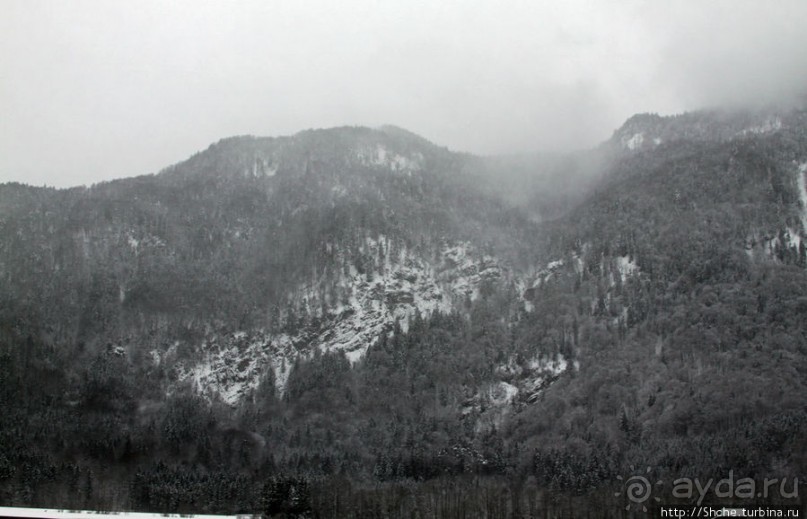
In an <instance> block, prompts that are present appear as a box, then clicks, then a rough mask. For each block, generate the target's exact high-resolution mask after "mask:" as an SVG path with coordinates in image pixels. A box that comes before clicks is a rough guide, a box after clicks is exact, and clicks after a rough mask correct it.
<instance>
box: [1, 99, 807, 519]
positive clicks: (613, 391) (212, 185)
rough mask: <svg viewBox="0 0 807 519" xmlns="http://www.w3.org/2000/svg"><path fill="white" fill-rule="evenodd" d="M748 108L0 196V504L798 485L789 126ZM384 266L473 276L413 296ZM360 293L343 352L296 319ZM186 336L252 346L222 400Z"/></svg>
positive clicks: (560, 507)
mask: <svg viewBox="0 0 807 519" xmlns="http://www.w3.org/2000/svg"><path fill="white" fill-rule="evenodd" d="M770 117H773V116H772V115H770V114H763V115H760V114H747V113H742V114H726V113H722V112H698V113H693V114H686V115H684V116H678V117H672V118H660V117H657V116H637V117H634V118H632V119H631V120H629V121H628V122H627V123H626V125H625V126H624V127H623V128H621V129H620V130H618V131H617V132H616V133H615V134H614V137H613V138H612V139H611V141H609V142H607V143H605V144H603V145H602V146H601V147H600V148H598V149H596V150H592V151H588V152H585V153H580V154H577V155H571V156H568V157H516V158H512V157H511V158H491V159H485V158H480V157H474V156H470V155H463V154H455V153H452V152H450V151H448V150H446V149H444V148H440V147H437V146H434V145H433V144H431V143H428V142H426V141H424V140H423V139H421V138H419V137H417V136H415V135H413V134H410V133H408V132H405V131H404V130H400V129H398V128H392V127H387V128H384V129H382V130H369V129H363V128H338V129H333V130H317V131H309V132H303V133H301V134H298V135H295V136H293V137H288V138H279V139H259V138H252V137H239V138H233V139H226V140H223V141H221V142H219V143H217V144H215V145H213V146H211V147H210V148H209V149H208V150H206V151H203V152H201V153H199V154H197V155H195V156H193V157H191V158H190V159H189V160H187V161H185V162H183V163H180V164H177V165H175V166H172V167H170V168H167V169H166V170H164V171H162V172H160V173H159V174H156V175H149V176H143V177H136V178H132V179H124V180H119V181H114V182H108V183H102V184H97V185H94V186H92V187H89V188H74V189H68V190H55V189H49V188H34V187H29V186H24V185H19V184H5V185H2V186H0V408H1V409H2V420H0V503H2V504H3V505H13V506H42V507H64V508H73V509H78V508H89V509H111V510H149V511H159V512H182V513H235V512H242V513H258V512H262V513H266V514H268V515H270V516H278V517H470V516H473V517H491V518H495V517H586V516H590V517H627V516H630V514H631V513H633V511H632V510H626V507H627V508H630V505H631V502H630V501H629V500H628V499H627V497H626V496H625V495H624V492H622V490H623V488H622V479H620V478H624V477H628V476H630V475H631V474H634V473H637V471H640V472H641V473H642V474H644V475H646V476H647V478H648V479H651V480H652V481H664V482H667V484H668V487H667V488H664V489H662V490H660V491H659V496H661V497H663V498H664V499H663V502H664V503H667V504H669V503H674V502H678V501H676V500H675V499H673V498H672V497H671V496H670V494H669V483H671V482H672V481H673V480H675V479H676V478H679V477H698V478H705V479H708V478H716V479H719V478H721V477H726V476H727V475H728V473H729V471H733V473H734V474H736V475H737V476H738V477H745V478H752V479H753V480H755V481H762V480H763V479H764V478H772V477H775V478H779V479H782V478H788V480H793V479H794V478H798V479H799V481H801V482H803V481H805V480H807V433H806V432H805V431H807V405H806V403H807V252H805V245H806V244H805V241H804V240H805V239H807V229H806V228H805V222H806V221H807V207H805V206H804V204H805V201H804V200H803V199H802V198H801V196H800V192H801V191H800V190H803V189H804V182H805V178H804V177H805V169H807V168H805V167H801V169H800V165H802V164H807V113H806V112H803V111H793V112H787V113H784V114H777V115H776V117H777V121H779V124H778V125H775V126H771V125H768V126H766V127H765V128H766V129H765V131H756V130H755V131H746V130H745V129H746V128H749V127H751V128H752V129H753V128H757V127H756V126H753V125H755V124H757V125H758V124H759V121H760V120H763V121H766V120H768V119H769V118H770ZM635 135H644V137H643V140H641V141H642V142H643V145H642V146H633V145H631V146H628V147H626V146H624V143H625V142H631V143H635V142H637V141H638V139H636V138H635ZM653 136H656V140H655V141H654V140H653V138H652V137H653ZM368 243H371V244H373V245H372V247H371V246H368V245H367V244H368ZM458 247H465V248H466V249H467V250H468V251H470V252H468V255H469V256H472V260H468V263H467V264H466V263H460V264H459V266H457V265H456V264H455V263H458V261H454V260H451V261H454V263H452V262H451V261H449V260H448V259H446V258H447V257H449V255H450V254H455V253H454V252H446V251H456V250H457V248H458ZM463 250H465V249H463ZM450 257H451V258H453V257H455V256H450ZM449 259H450V258H449ZM407 269H408V270H407ZM452 269H453V270H452ZM484 273H487V274H484ZM396 276H397V277H398V278H405V279H400V280H398V281H400V284H399V285H396V286H399V287H400V286H404V287H418V286H420V285H417V284H416V283H417V282H418V281H416V280H417V279H420V280H422V279H427V281H429V282H430V283H431V282H432V281H431V280H432V279H434V280H435V281H434V283H433V284H434V285H435V287H437V288H434V287H432V288H430V290H432V291H436V290H437V289H438V288H439V286H438V285H440V284H441V283H442V285H440V286H443V285H444V286H448V284H450V283H454V285H452V286H459V282H460V281H462V282H464V280H465V279H466V278H467V279H471V280H473V284H472V285H469V286H471V288H469V289H468V290H466V291H457V290H453V291H452V290H449V289H448V288H445V289H440V290H443V291H442V292H440V293H439V294H438V295H436V296H434V300H435V301H438V303H435V305H437V306H435V308H437V309H436V310H434V311H424V310H423V308H422V307H419V306H418V302H419V301H421V300H422V299H423V297H424V296H422V294H420V293H419V292H417V290H419V289H417V288H411V289H409V288H407V289H406V290H409V291H406V290H403V289H401V290H398V291H397V292H390V290H389V288H388V287H389V286H390V285H391V284H392V281H390V280H391V279H393V278H395V277H396ZM428 276H432V277H428ZM441 276H442V277H441ZM463 276H465V277H463ZM410 278H411V279H410ZM355 280H359V281H360V282H361V284H357V283H356V282H355ZM382 280H383V283H385V285H384V286H385V287H387V289H386V290H387V291H386V292H383V291H381V292H379V293H378V294H375V293H373V292H372V290H371V289H372V287H374V286H378V285H379V284H380V283H381V282H382ZM457 280H459V281H457ZM398 281H396V282H398ZM374 283H375V285H374ZM407 283H408V284H407ZM469 283H470V282H469ZM463 286H464V285H463ZM367 287H370V288H367ZM396 290H397V289H396ZM463 290H464V289H463ZM359 293H365V294H370V295H369V296H367V299H366V301H369V302H363V303H361V304H363V305H366V306H368V308H369V307H370V306H373V305H375V306H374V307H373V308H375V307H379V308H388V309H390V314H389V315H393V316H395V317H394V318H390V319H387V320H386V321H383V320H382V321H379V322H380V323H381V324H379V325H378V326H379V328H378V330H380V331H379V333H377V334H375V335H374V336H373V337H369V335H370V333H369V332H367V334H368V339H367V340H366V341H364V342H365V344H363V345H362V348H363V349H362V350H360V351H361V352H363V354H362V355H359V356H353V355H352V354H351V352H353V351H354V350H350V351H348V350H344V349H340V348H336V347H330V346H328V347H326V346H327V345H331V344H334V343H333V342H327V341H324V339H323V337H326V338H327V337H329V335H328V334H329V333H330V334H331V335H333V334H334V333H336V332H335V331H334V330H338V326H339V325H340V323H344V322H347V320H348V319H349V318H350V317H351V315H352V314H355V312H356V311H357V309H358V308H359V306H358V305H359V303H356V301H357V297H358V295H357V294H359ZM390 294H392V295H390ZM362 301H364V300H362ZM351 305H352V306H351ZM402 308H403V309H406V312H403V310H400V309H402ZM396 309H397V310H396ZM369 311H370V310H368V312H369ZM396 311H399V313H395V312H396ZM379 315H381V314H379ZM383 315H387V314H383ZM353 317H355V315H354V316H353ZM373 330H375V328H374V329H373ZM364 332H365V331H363V332H362V333H364ZM279 338H284V339H283V340H286V342H285V343H283V344H288V346H285V348H286V349H285V350H283V352H284V353H283V355H284V358H283V364H284V365H286V363H288V366H287V369H286V370H285V371H284V370H282V369H269V368H267V367H266V366H272V365H273V364H271V362H272V359H271V358H270V357H272V355H279V353H278V351H279V350H278V349H277V346H276V345H277V344H279V341H280V339H279ZM258 343H260V344H261V346H260V348H263V349H257V350H256V349H255V347H254V346H251V345H252V344H258ZM214 346H215V347H216V348H219V349H226V348H229V349H230V350H232V351H233V352H235V353H234V354H233V355H235V356H234V357H233V360H232V364H234V366H230V367H231V368H233V369H234V370H235V373H236V375H233V376H234V377H238V376H242V378H244V377H245V375H238V373H245V371H242V372H239V371H238V369H237V368H238V367H239V366H238V365H239V364H241V363H242V362H243V363H245V364H250V363H254V362H258V361H260V362H264V364H256V365H260V366H263V368H261V370H260V380H258V381H257V382H256V383H255V384H252V385H248V384H247V385H244V387H247V388H248V391H246V392H245V393H243V396H242V397H239V399H238V401H237V402H236V403H233V401H228V400H227V399H225V398H220V397H217V396H216V392H215V391H202V389H203V388H200V385H199V383H198V380H199V379H198V378H197V379H194V378H193V377H191V376H189V375H188V372H189V371H187V370H185V368H184V367H182V366H195V365H197V364H199V363H202V362H203V359H206V358H207V357H206V355H210V351H211V349H212V348H214ZM272 348H274V349H272ZM255 351H261V352H263V353H261V354H260V355H259V357H260V358H259V359H257V360H256V358H255V354H254V352H255ZM355 351H358V350H355ZM239 352H240V353H239ZM264 357H265V358H264ZM155 358H157V359H158V360H159V361H157V360H155ZM250 365H252V364H250ZM188 369H190V368H188ZM183 370H185V371H183ZM281 376H282V379H281ZM205 380H209V379H205ZM239 380H240V379H239ZM222 383H223V382H222ZM245 384H246V383H245ZM214 389H215V388H214ZM645 469H647V472H646V471H645ZM788 489H790V487H788ZM800 489H801V494H802V495H803V494H804V488H803V484H802V487H800ZM712 499H714V498H713V496H710V497H708V498H707V502H711V501H709V500H712ZM800 499H802V501H795V502H794V501H792V500H791V501H787V500H783V499H782V496H781V495H773V496H770V497H769V498H766V501H765V502H768V503H779V502H784V503H786V504H801V503H802V502H803V498H800ZM681 502H684V501H681ZM759 502H760V501H759V500H757V501H755V502H754V503H755V504H757V503H759ZM646 505H647V506H648V507H651V506H657V505H656V503H655V502H648V503H646Z"/></svg>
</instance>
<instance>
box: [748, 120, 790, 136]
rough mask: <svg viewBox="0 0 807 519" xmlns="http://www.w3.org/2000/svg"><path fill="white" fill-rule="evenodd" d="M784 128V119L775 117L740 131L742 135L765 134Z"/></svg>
mask: <svg viewBox="0 0 807 519" xmlns="http://www.w3.org/2000/svg"><path fill="white" fill-rule="evenodd" d="M781 129H782V119H780V118H779V117H773V118H771V119H768V120H767V121H765V122H764V123H762V124H757V125H754V126H749V127H748V128H746V129H745V130H743V131H741V132H740V135H764V134H766V133H773V132H776V131H778V130H781Z"/></svg>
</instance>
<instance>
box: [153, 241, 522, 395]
mask: <svg viewBox="0 0 807 519" xmlns="http://www.w3.org/2000/svg"><path fill="white" fill-rule="evenodd" d="M361 251H362V253H364V254H366V255H368V256H371V257H383V258H384V259H383V261H381V262H379V264H378V265H377V266H376V268H374V269H372V270H366V271H365V272H363V273H361V272H359V270H358V269H357V268H356V266H355V265H348V266H347V268H346V269H345V272H344V273H343V275H342V276H341V277H340V279H339V280H338V286H339V288H340V292H341V293H343V294H346V296H345V297H344V298H343V300H342V301H339V302H338V303H337V304H335V305H333V306H331V307H328V308H327V309H325V310H322V311H318V310H316V309H313V312H314V314H315V316H316V318H317V320H318V325H316V326H315V325H310V326H306V327H304V329H302V330H299V331H297V332H296V333H291V334H290V333H270V332H268V331H266V330H254V331H250V332H247V331H238V332H234V333H230V334H225V335H221V334H212V335H210V336H209V337H207V338H206V339H205V340H204V341H203V342H201V343H200V344H196V345H192V349H193V351H194V352H195V354H194V355H193V356H192V358H193V360H191V361H185V362H181V363H179V364H177V367H176V376H177V380H178V381H190V382H191V383H192V384H193V386H194V387H195V388H196V389H197V391H199V392H200V393H202V394H205V395H207V396H210V397H214V396H215V397H218V398H221V399H222V400H223V401H224V402H226V403H228V404H231V405H235V404H237V403H238V402H239V401H241V400H242V399H243V398H245V397H247V396H248V395H249V393H250V391H252V390H253V389H255V388H256V387H257V386H258V385H259V384H260V383H261V382H262V381H263V380H264V379H265V377H266V376H267V373H268V370H271V371H272V376H273V378H274V381H275V385H276V387H277V389H278V390H279V391H281V392H282V391H283V390H284V389H285V385H286V382H287V380H288V376H289V372H290V370H291V367H292V365H293V364H294V362H295V360H296V359H298V358H300V357H303V358H305V357H309V356H311V355H313V353H314V351H315V350H319V351H321V352H335V351H340V352H343V353H344V354H345V355H346V356H347V358H348V359H349V360H350V362H351V363H356V362H358V361H359V360H361V359H362V357H363V356H364V355H365V353H366V352H367V349H368V348H369V347H370V346H372V345H373V344H374V343H375V342H376V341H377V340H378V338H379V337H380V336H381V334H383V333H390V331H391V330H392V329H393V327H394V325H395V324H396V323H397V324H398V325H399V326H400V327H401V328H402V329H403V330H406V328H407V326H408V322H409V320H410V319H411V318H413V317H414V316H415V314H416V313H420V314H421V315H422V316H427V315H430V314H432V313H433V312H443V313H446V312H449V311H451V310H452V309H454V308H461V307H462V304H463V303H464V302H465V301H466V300H467V299H468V298H470V299H471V300H473V299H475V298H476V297H478V295H479V290H480V287H481V286H482V284H483V283H484V282H485V281H493V280H499V279H502V278H503V277H505V276H510V275H511V274H510V272H509V270H507V269H506V268H505V267H503V266H502V265H501V264H500V263H499V261H498V260H497V259H496V258H493V257H491V256H488V255H484V254H480V253H479V252H478V251H476V250H475V248H474V247H473V246H472V245H471V244H469V243H466V242H462V243H454V244H447V245H445V246H444V247H442V249H441V250H440V251H439V253H438V254H437V255H436V257H435V258H426V257H425V256H424V255H423V254H418V253H417V252H415V251H413V250H409V249H402V250H399V251H395V252H391V251H392V246H391V243H390V241H389V240H388V239H387V238H385V237H383V236H382V237H380V238H378V239H373V238H369V237H368V238H365V241H364V243H363V244H362V247H361ZM316 284H317V281H316V280H315V281H312V282H311V283H309V284H307V285H305V286H301V287H300V288H299V290H298V291H296V293H295V296H296V297H302V298H303V299H304V300H306V301H313V300H314V299H315V298H316V295H315V294H316V292H317V289H316ZM311 306H316V305H313V304H312V305H311ZM153 356H154V358H155V359H157V360H156V362H159V359H160V358H164V357H165V355H160V354H159V353H157V352H155V353H154V355H153Z"/></svg>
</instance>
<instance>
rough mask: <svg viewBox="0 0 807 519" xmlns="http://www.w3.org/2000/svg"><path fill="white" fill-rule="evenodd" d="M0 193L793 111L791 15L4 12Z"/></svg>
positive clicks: (475, 8)
mask: <svg viewBox="0 0 807 519" xmlns="http://www.w3.org/2000/svg"><path fill="white" fill-rule="evenodd" d="M3 11H4V15H3V17H2V18H0V71H1V73H0V113H1V114H2V117H0V182H7V181H18V182H24V183H29V184H33V185H43V184H45V185H50V186H57V187H64V186H72V185H78V184H91V183H94V182H98V181H101V180H107V179H112V178H119V177H126V176H132V175H138V174H145V173H151V172H156V171H158V170H160V169H161V168H163V167H165V166H167V165H169V164H172V163H175V162H178V161H180V160H183V159H184V158H186V157H187V156H189V155H190V154H192V153H194V152H195V151H198V150H200V149H203V148H205V147H207V145H209V144H210V143H211V142H215V141H217V140H219V139H220V138H222V137H227V136H230V135H242V134H254V135H285V134H291V133H295V132H297V131H300V130H304V129H308V128H318V127H329V126H339V125H366V126H380V125H382V124H395V125H398V126H401V127H404V128H407V129H409V130H411V131H413V132H416V133H418V134H420V135H423V136H424V137H426V138H428V139H430V140H432V141H434V142H435V143H437V144H439V145H444V146H448V147H449V148H451V149H454V150H458V151H469V152H473V153H477V154H484V155H492V154H509V153H525V152H538V151H551V152H557V151H564V150H572V149H584V148H588V147H592V146H595V145H596V144H598V143H599V142H601V141H603V140H605V139H607V138H608V137H609V136H610V134H611V132H612V131H613V130H614V129H616V128H617V127H618V126H619V125H620V124H621V123H622V122H623V121H624V120H625V119H626V118H628V117H629V116H630V115H632V114H634V113H637V112H658V113H662V114H671V113H679V112H682V111H687V110H695V109H700V108H706V107H720V106H728V107H741V106H760V105H765V104H771V103H776V104H781V103H789V102H793V101H794V100H798V99H803V98H802V97H801V96H803V95H804V92H805V90H804V88H805V85H807V59H805V52H804V49H805V48H807V31H804V27H806V26H807V3H805V2H803V1H801V0H790V1H780V2H775V3H767V2H766V3H763V2H739V1H730V2H729V1H723V2H709V3H704V2H697V1H687V2H675V3H672V2H641V1H623V2H608V3H604V2H600V3H596V2H585V1H579V0H578V1H572V2H512V3H509V4H506V5H501V4H500V3H496V2H492V1H475V2H439V3H425V2H423V3H421V2H388V3H383V4H382V3H377V2H370V1H345V2H340V3H338V4H336V3H331V2H259V1H244V2H237V3H234V2H223V1H221V2H213V1H205V2H199V1H193V2H191V1H177V2H170V3H166V2H157V1H151V2H149V1H147V2H138V3H136V4H135V3H124V2H114V3H113V2H106V1H100V0H83V1H76V2H70V3H64V2H55V1H30V0H6V1H4V2H3Z"/></svg>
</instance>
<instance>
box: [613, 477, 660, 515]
mask: <svg viewBox="0 0 807 519" xmlns="http://www.w3.org/2000/svg"><path fill="white" fill-rule="evenodd" d="M630 469H631V471H633V470H634V469H633V467H631V468H630ZM649 473H650V467H647V470H646V471H645V474H649ZM616 479H617V480H619V481H620V482H622V487H623V490H624V492H625V496H626V497H627V498H628V501H630V503H628V505H627V506H626V507H625V510H630V508H631V506H632V505H636V509H637V510H638V509H641V510H642V511H643V512H647V507H646V506H645V505H644V503H645V502H646V501H647V500H648V499H650V497H651V496H652V494H653V485H652V484H651V483H650V480H649V479H647V478H646V477H644V476H642V475H636V474H635V475H633V476H629V477H628V478H627V479H625V478H623V477H622V476H617V477H616ZM656 485H661V481H656ZM614 495H615V496H620V495H622V491H620V492H616V493H614ZM653 499H654V500H655V501H656V502H658V501H661V499H660V498H658V497H653Z"/></svg>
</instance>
